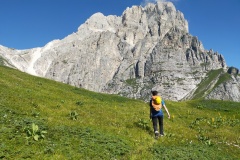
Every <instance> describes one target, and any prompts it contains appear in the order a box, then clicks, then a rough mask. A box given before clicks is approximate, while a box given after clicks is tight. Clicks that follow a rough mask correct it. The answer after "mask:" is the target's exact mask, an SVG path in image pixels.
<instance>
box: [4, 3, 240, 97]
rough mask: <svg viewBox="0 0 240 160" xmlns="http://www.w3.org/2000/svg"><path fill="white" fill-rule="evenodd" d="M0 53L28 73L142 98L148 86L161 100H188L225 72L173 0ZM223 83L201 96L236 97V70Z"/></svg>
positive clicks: (239, 89)
mask: <svg viewBox="0 0 240 160" xmlns="http://www.w3.org/2000/svg"><path fill="white" fill-rule="evenodd" d="M0 56H1V57H2V58H1V59H2V63H3V64H5V65H7V66H14V67H16V68H17V69H19V70H21V71H23V72H27V73H29V74H32V75H36V76H40V77H46V78H49V79H52V80H56V81H60V82H63V83H67V84H70V85H73V86H76V87H82V88H85V89H88V90H92V91H96V92H104V93H110V94H119V95H122V96H127V97H131V98H139V99H144V100H148V99H149V96H150V91H151V90H152V89H155V90H158V91H159V92H160V93H161V95H162V97H163V98H164V99H169V100H175V101H179V100H183V99H190V98H192V97H193V95H194V92H195V91H196V90H197V89H198V85H199V84H200V83H201V82H203V81H204V80H205V79H206V78H207V77H208V73H209V72H210V71H212V70H218V69H222V71H223V72H221V74H224V73H226V72H227V65H226V62H225V60H224V57H223V56H222V55H221V54H219V53H217V52H214V51H213V50H205V49H204V47H203V44H202V43H201V42H200V41H199V40H198V38H197V37H195V36H192V35H190V34H189V32H188V22H187V21H186V20H185V19H184V15H183V13H181V12H180V11H178V10H176V8H175V6H174V5H173V4H172V3H171V2H158V3H156V4H153V3H149V4H148V5H146V6H145V7H141V6H132V7H131V8H127V9H126V10H125V11H124V12H123V14H122V16H120V17H118V16H113V15H110V16H104V15H103V14H102V13H96V14H94V15H92V16H91V17H90V18H89V19H88V20H87V21H86V22H85V23H84V24H82V25H81V26H80V27H79V28H78V30H77V32H75V33H72V34H70V35H68V36H67V37H65V38H64V39H62V40H54V41H51V42H49V43H48V44H46V45H45V46H44V47H40V48H33V49H28V50H15V49H10V48H7V47H4V46H0ZM1 59H0V60H1ZM219 77H220V76H219ZM219 77H216V79H215V80H213V81H214V82H216V83H214V84H217V82H218V80H219ZM224 83H226V84H222V83H221V84H219V87H218V88H214V89H215V90H213V88H211V87H210V88H209V89H208V90H206V91H208V92H209V93H208V94H207V95H206V94H205V97H206V98H214V99H224V100H225V99H226V100H234V101H240V78H239V74H237V75H236V76H235V77H234V78H233V77H232V79H230V80H228V81H227V82H225V81H224ZM233 84H234V85H233ZM226 88H227V89H226ZM226 90H227V92H224V91H226ZM233 90H234V91H233ZM231 94H234V96H233V97H235V98H233V99H231V98H230V97H232V96H230V95H231Z"/></svg>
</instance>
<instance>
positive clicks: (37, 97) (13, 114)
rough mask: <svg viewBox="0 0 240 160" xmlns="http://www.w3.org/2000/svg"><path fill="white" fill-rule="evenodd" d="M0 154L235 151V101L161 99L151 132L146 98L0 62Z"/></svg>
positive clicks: (231, 154)
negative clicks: (157, 131) (158, 121)
mask: <svg viewBox="0 0 240 160" xmlns="http://www.w3.org/2000/svg"><path fill="white" fill-rule="evenodd" d="M0 88H1V92H0V93H1V95H0V126H1V127H0V141H1V143H0V159H39V160H42V159H51V160H52V159H53V160H54V159H57V160H59V159H89V160H90V159H91V160H92V159H127V160H129V159H131V160H135V159H136V160H138V159H139V160H142V159H149V160H154V159H239V157H240V148H239V145H240V113H239V111H240V110H239V109H240V103H234V102H223V101H204V100H193V101H185V102H171V101H167V102H166V104H167V107H168V109H169V111H170V113H171V116H172V118H171V119H167V117H165V119H164V130H165V136H164V137H161V138H160V139H158V140H155V139H154V137H153V132H152V124H151V121H150V120H149V107H148V104H147V103H144V102H142V101H139V100H132V99H127V98H124V97H120V96H117V95H107V94H99V93H94V92H90V91H87V90H84V89H80V88H75V87H72V86H69V85H66V84H63V83H59V82H55V81H51V80H47V79H44V78H39V77H34V76H31V75H28V74H25V73H22V72H19V71H17V70H14V69H10V68H7V67H0Z"/></svg>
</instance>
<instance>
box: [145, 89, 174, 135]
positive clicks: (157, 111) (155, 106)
mask: <svg viewBox="0 0 240 160" xmlns="http://www.w3.org/2000/svg"><path fill="white" fill-rule="evenodd" d="M162 107H163V108H164V109H165V110H166V112H167V114H168V118H169V119H170V114H169V112H168V109H167V107H166V105H165V102H164V101H163V100H162V99H161V97H160V96H159V95H158V92H157V91H152V98H151V100H150V118H151V119H152V123H153V129H154V134H155V137H156V138H158V137H159V136H163V135H164V133H163V111H162ZM158 123H159V129H160V134H159V131H158Z"/></svg>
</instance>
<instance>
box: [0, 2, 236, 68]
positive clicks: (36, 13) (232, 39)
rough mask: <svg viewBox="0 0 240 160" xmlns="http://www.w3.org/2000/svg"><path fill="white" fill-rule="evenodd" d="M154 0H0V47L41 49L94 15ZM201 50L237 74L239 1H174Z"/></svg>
mask: <svg viewBox="0 0 240 160" xmlns="http://www.w3.org/2000/svg"><path fill="white" fill-rule="evenodd" d="M146 2H155V0H0V23H1V24H0V45H3V46H6V47H9V48H15V49H29V48H34V47H42V46H44V45H45V44H47V43H48V42H50V41H52V40H54V39H63V38H64V37H66V36H67V35H69V34H72V33H73V32H76V31H77V28H78V27H79V26H80V25H81V24H82V23H84V22H85V21H86V20H87V19H88V18H89V17H90V16H91V15H92V14H94V13H96V12H101V13H103V14H104V15H106V16H107V15H117V16H121V15H122V12H123V11H124V10H125V9H126V8H127V7H131V6H132V5H144V3H146ZM172 2H173V3H174V5H175V6H176V8H177V10H180V11H181V12H183V14H184V16H185V19H187V21H188V23H189V32H190V34H192V35H193V36H197V37H198V39H199V40H200V41H201V42H202V43H203V46H204V48H205V49H207V50H209V49H213V50H214V51H216V52H218V53H220V54H223V56H224V58H225V60H226V62H227V65H228V66H234V67H237V68H239V69H240V0H172Z"/></svg>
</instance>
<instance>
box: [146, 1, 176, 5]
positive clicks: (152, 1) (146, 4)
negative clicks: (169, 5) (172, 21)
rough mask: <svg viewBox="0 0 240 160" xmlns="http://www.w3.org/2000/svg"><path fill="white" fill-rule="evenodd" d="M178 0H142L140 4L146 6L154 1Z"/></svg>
mask: <svg viewBox="0 0 240 160" xmlns="http://www.w3.org/2000/svg"><path fill="white" fill-rule="evenodd" d="M176 1H179V0H144V1H143V2H142V3H141V6H146V5H147V4H148V3H156V2H176Z"/></svg>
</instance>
